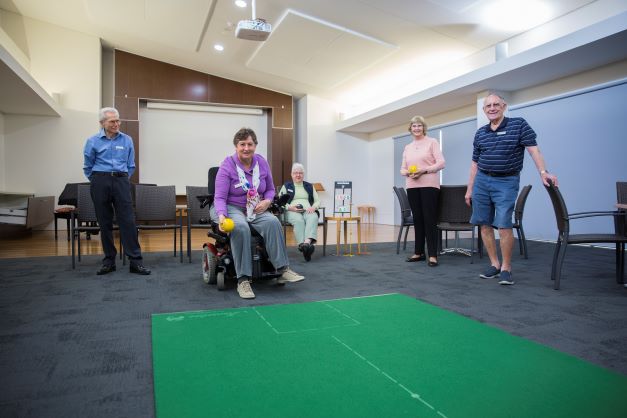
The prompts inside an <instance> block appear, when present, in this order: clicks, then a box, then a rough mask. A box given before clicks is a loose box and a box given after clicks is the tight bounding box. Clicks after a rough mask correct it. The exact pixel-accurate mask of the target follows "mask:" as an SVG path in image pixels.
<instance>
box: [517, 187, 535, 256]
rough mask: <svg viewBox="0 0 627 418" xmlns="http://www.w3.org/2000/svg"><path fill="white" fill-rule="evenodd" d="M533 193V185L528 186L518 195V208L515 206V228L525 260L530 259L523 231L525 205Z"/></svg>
mask: <svg viewBox="0 0 627 418" xmlns="http://www.w3.org/2000/svg"><path fill="white" fill-rule="evenodd" d="M530 191H531V184H528V185H526V186H525V187H523V188H522V190H521V191H520V193H519V194H518V199H516V206H514V226H513V228H514V229H515V230H516V233H517V234H518V247H519V249H520V254H522V255H524V256H525V258H529V256H528V252H527V238H525V230H524V229H523V224H522V221H523V214H524V211H525V203H527V197H529V192H530Z"/></svg>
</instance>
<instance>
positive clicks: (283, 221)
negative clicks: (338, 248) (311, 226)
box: [280, 207, 327, 257]
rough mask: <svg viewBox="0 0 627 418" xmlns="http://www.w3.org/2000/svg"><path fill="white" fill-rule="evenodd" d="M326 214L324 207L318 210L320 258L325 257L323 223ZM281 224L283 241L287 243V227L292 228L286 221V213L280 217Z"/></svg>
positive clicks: (325, 247) (325, 245) (325, 224)
mask: <svg viewBox="0 0 627 418" xmlns="http://www.w3.org/2000/svg"><path fill="white" fill-rule="evenodd" d="M325 216H326V212H325V209H324V207H320V208H318V226H322V256H323V257H324V256H326V255H327V223H326V222H325V221H324V218H325ZM280 219H281V224H282V225H283V240H284V241H285V242H287V227H290V226H291V227H292V228H293V227H294V225H292V224H291V223H289V222H288V221H287V211H284V212H283V213H281V215H280Z"/></svg>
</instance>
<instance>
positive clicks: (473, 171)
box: [464, 161, 477, 206]
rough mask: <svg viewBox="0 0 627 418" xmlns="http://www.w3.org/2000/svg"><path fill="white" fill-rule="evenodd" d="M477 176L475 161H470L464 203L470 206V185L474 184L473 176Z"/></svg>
mask: <svg viewBox="0 0 627 418" xmlns="http://www.w3.org/2000/svg"><path fill="white" fill-rule="evenodd" d="M476 176H477V163H476V162H474V161H472V162H471V163H470V175H469V176H468V187H467V188H466V196H464V197H465V199H466V204H467V205H468V206H470V199H471V198H472V186H473V185H474V184H475V177H476Z"/></svg>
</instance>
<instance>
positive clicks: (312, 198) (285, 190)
mask: <svg viewBox="0 0 627 418" xmlns="http://www.w3.org/2000/svg"><path fill="white" fill-rule="evenodd" d="M304 177H305V167H303V165H302V164H300V163H294V165H293V166H292V180H293V181H291V182H287V183H285V184H284V185H283V187H281V190H280V191H279V195H284V194H288V195H289V197H290V199H289V200H288V203H287V204H286V205H285V208H286V209H287V212H286V220H287V222H289V223H290V224H292V226H293V230H294V238H295V239H296V242H297V243H298V250H299V251H300V252H302V253H303V256H304V257H305V260H306V261H310V260H311V255H312V254H313V252H314V250H315V249H316V248H315V247H314V244H315V243H316V238H317V237H318V212H317V211H318V208H319V207H320V198H319V197H318V193H317V192H316V190H315V189H314V187H313V185H312V184H311V183H308V182H306V181H304V180H303V179H304Z"/></svg>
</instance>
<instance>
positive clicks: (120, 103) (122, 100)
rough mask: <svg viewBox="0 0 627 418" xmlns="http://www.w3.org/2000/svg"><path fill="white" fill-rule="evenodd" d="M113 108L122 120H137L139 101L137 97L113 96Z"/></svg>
mask: <svg viewBox="0 0 627 418" xmlns="http://www.w3.org/2000/svg"><path fill="white" fill-rule="evenodd" d="M114 100H115V108H116V109H118V112H120V119H122V120H139V99H138V98H137V97H122V96H115V97H114Z"/></svg>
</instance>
